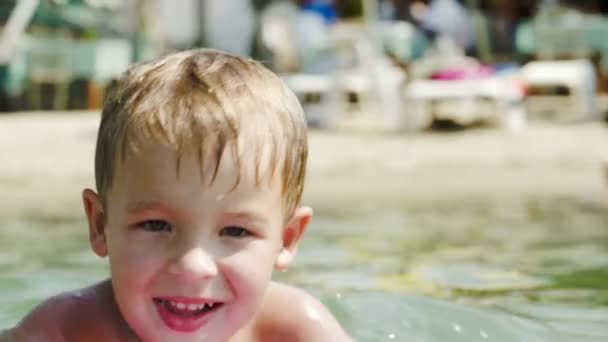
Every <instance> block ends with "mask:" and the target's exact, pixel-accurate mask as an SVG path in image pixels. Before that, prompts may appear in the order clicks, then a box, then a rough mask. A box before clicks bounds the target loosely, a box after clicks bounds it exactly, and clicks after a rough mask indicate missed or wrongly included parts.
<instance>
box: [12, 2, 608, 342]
mask: <svg viewBox="0 0 608 342" xmlns="http://www.w3.org/2000/svg"><path fill="white" fill-rule="evenodd" d="M607 36H608V2H607V1H604V0H580V1H574V0H571V1H565V0H562V1H558V0H537V1H523V0H512V1H507V0H463V1H459V0H430V1H413V0H316V1H315V0H300V1H290V0H283V1H279V0H276V1H272V0H179V1H170V0H0V227H1V228H0V329H1V328H6V327H9V326H11V325H13V324H15V323H16V322H17V321H18V320H19V319H20V318H21V317H22V316H23V315H24V314H25V313H26V312H27V311H29V310H30V309H31V308H32V307H33V306H35V305H36V304H37V303H39V302H40V301H41V300H43V299H44V298H46V297H48V296H50V295H53V294H55V293H58V292H60V291H65V290H69V289H73V288H77V287H81V286H85V285H87V284H90V283H91V282H94V281H97V280H100V279H103V278H104V277H107V275H108V269H107V267H106V264H105V261H104V260H98V259H97V258H96V257H94V255H93V253H91V252H90V251H89V247H88V239H87V231H86V225H85V220H84V215H83V213H82V210H81V204H80V190H81V189H82V188H84V187H92V186H93V184H94V178H93V154H94V144H95V139H96V129H97V126H98V123H99V110H100V108H101V105H102V102H103V95H104V93H105V92H106V91H107V90H108V89H109V88H111V87H112V86H113V84H114V81H115V80H116V79H117V78H118V77H119V75H120V73H121V72H123V71H124V70H125V69H126V68H127V67H128V65H130V64H131V63H134V62H139V61H144V60H148V59H151V58H154V57H157V56H160V55H163V54H166V53H169V52H171V51H178V50H182V49H187V48H194V47H212V48H217V49H221V50H226V51H229V52H232V53H236V54H240V55H247V56H251V57H253V58H255V59H258V60H260V61H261V62H262V63H264V64H265V65H266V66H267V67H269V68H270V69H272V70H273V71H275V72H277V73H278V74H279V75H280V76H281V77H282V78H283V79H284V80H285V82H286V83H287V84H288V85H289V86H290V87H291V89H292V90H293V91H294V92H295V93H296V94H297V95H298V97H299V98H300V100H301V101H302V103H303V106H304V109H305V112H306V115H307V119H308V122H309V124H310V159H309V167H308V178H307V184H306V190H305V194H304V199H305V202H307V203H308V204H310V205H312V206H313V207H314V208H315V213H316V214H315V215H316V216H315V218H314V220H313V224H312V227H311V228H310V230H309V232H308V233H307V234H308V235H307V236H306V238H305V241H304V245H303V246H302V248H301V249H300V253H299V256H298V261H297V263H296V265H295V266H294V267H293V268H292V269H291V270H289V271H288V272H286V273H281V274H277V278H278V279H280V280H284V281H288V282H290V283H292V284H295V285H297V286H301V287H303V288H306V289H307V290H309V291H310V292H311V293H313V294H315V295H316V296H318V297H319V298H320V299H321V300H322V301H323V302H324V303H325V304H327V305H328V306H329V307H330V309H331V310H332V312H333V313H334V314H335V315H336V316H337V317H338V319H339V320H340V322H341V323H342V324H343V325H344V326H345V328H346V329H347V330H348V331H349V332H350V333H351V334H352V335H353V336H354V337H355V339H356V340H359V341H385V340H394V341H467V342H469V341H606V340H607V339H608V285H607V284H608V134H607V133H608V125H607V116H606V112H607V109H608V97H607V96H606V92H607V91H608V82H607V81H608V77H607V76H608V39H606V37H607Z"/></svg>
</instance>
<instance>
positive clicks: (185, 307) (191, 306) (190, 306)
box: [169, 300, 214, 311]
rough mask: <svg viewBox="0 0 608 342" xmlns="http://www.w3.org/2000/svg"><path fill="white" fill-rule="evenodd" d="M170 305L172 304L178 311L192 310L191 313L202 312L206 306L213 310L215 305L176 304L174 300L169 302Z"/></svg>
mask: <svg viewBox="0 0 608 342" xmlns="http://www.w3.org/2000/svg"><path fill="white" fill-rule="evenodd" d="M169 304H171V306H173V307H174V308H177V309H178V310H190V311H197V310H202V309H203V308H204V307H205V306H208V307H210V308H212V307H213V305H214V304H213V303H206V304H186V303H181V302H176V301H173V300H172V301H169Z"/></svg>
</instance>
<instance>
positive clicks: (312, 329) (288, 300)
mask: <svg viewBox="0 0 608 342" xmlns="http://www.w3.org/2000/svg"><path fill="white" fill-rule="evenodd" d="M261 314H262V320H263V321H265V322H266V323H265V324H264V325H265V326H266V329H263V331H266V332H269V331H271V332H272V333H270V334H269V335H271V336H280V337H281V338H279V339H278V340H281V341H282V340H289V341H300V342H319V341H332V342H342V341H352V339H351V338H350V337H349V336H348V334H347V333H346V332H345V331H344V329H342V327H341V326H340V324H339V323H338V321H337V320H336V319H335V317H334V316H333V315H332V314H331V313H330V312H329V310H327V308H326V307H325V306H324V305H323V304H322V303H321V302H319V301H318V300H317V299H316V298H314V297H313V296H311V295H310V294H308V293H306V292H305V291H303V290H300V289H297V288H294V287H291V286H287V285H282V284H278V283H273V284H272V285H271V288H270V289H269V293H268V296H267V298H266V300H265V303H264V308H263V310H262V313H261ZM261 335H266V334H265V333H262V334H261ZM261 337H267V336H261ZM261 340H269V339H266V338H262V339H261Z"/></svg>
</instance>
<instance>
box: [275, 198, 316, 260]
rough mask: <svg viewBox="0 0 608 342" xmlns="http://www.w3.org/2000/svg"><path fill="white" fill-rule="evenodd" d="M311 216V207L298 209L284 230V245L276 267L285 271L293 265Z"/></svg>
mask: <svg viewBox="0 0 608 342" xmlns="http://www.w3.org/2000/svg"><path fill="white" fill-rule="evenodd" d="M311 218H312V209H311V208H310V207H299V208H298V209H296V211H295V213H294V215H293V217H292V218H291V220H290V221H289V223H288V225H287V227H286V228H285V229H284V230H283V246H282V248H281V251H279V255H278V256H277V260H276V262H275V268H276V269H278V270H281V271H283V270H285V269H287V268H288V267H289V265H291V263H292V261H293V259H294V258H295V255H296V252H297V250H298V244H299V243H300V239H301V238H302V235H304V232H305V231H306V228H307V227H308V223H309V222H310V219H311Z"/></svg>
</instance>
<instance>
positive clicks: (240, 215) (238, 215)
mask: <svg viewBox="0 0 608 342" xmlns="http://www.w3.org/2000/svg"><path fill="white" fill-rule="evenodd" d="M223 216H224V217H225V218H228V219H235V220H242V221H247V222H252V223H254V224H256V225H260V226H265V225H268V223H269V222H268V219H267V218H266V217H264V216H262V215H260V214H258V213H256V212H253V211H248V210H243V211H227V212H225V213H224V214H223Z"/></svg>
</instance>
